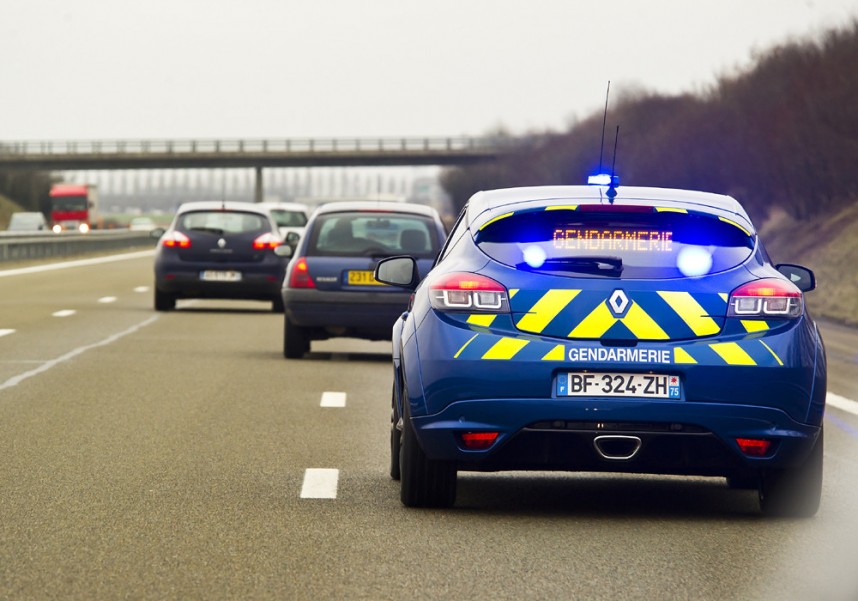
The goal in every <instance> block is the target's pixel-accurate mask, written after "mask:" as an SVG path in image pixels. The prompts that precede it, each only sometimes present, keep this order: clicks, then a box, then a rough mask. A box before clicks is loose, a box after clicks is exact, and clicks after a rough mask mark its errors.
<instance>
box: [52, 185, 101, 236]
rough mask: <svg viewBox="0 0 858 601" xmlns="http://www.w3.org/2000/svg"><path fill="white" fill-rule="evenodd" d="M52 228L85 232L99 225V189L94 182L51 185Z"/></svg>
mask: <svg viewBox="0 0 858 601" xmlns="http://www.w3.org/2000/svg"><path fill="white" fill-rule="evenodd" d="M50 197H51V215H50V217H51V229H52V230H53V231H54V232H57V233H59V232H62V231H66V230H71V231H79V232H81V233H83V234H85V233H87V232H88V231H89V230H90V229H92V228H94V227H98V221H99V218H98V191H97V189H96V186H95V185H93V184H54V185H53V186H51V193H50Z"/></svg>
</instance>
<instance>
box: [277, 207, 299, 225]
mask: <svg viewBox="0 0 858 601" xmlns="http://www.w3.org/2000/svg"><path fill="white" fill-rule="evenodd" d="M271 216H272V217H274V221H275V222H276V223H277V225H278V226H279V227H304V226H305V225H307V216H306V215H305V214H304V213H303V212H301V211H290V210H286V209H271Z"/></svg>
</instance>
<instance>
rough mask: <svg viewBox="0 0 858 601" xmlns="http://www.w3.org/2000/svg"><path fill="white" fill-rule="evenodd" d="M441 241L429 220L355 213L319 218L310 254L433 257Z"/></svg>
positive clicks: (309, 248) (310, 243)
mask: <svg viewBox="0 0 858 601" xmlns="http://www.w3.org/2000/svg"><path fill="white" fill-rule="evenodd" d="M437 252H438V240H437V239H436V236H435V234H434V225H433V222H432V221H431V220H430V219H427V218H424V217H421V216H419V215H406V214H403V213H379V212H352V213H332V214H330V215H320V216H319V217H318V218H317V219H316V221H315V225H314V227H313V231H312V232H311V233H310V241H309V246H308V249H307V254H308V255H314V256H343V257H359V256H373V255H411V256H413V257H434V256H435V255H436V254H437Z"/></svg>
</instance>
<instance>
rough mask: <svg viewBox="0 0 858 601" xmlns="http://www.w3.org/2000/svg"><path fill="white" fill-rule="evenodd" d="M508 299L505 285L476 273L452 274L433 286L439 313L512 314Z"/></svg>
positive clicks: (434, 305)
mask: <svg viewBox="0 0 858 601" xmlns="http://www.w3.org/2000/svg"><path fill="white" fill-rule="evenodd" d="M508 298H509V295H508V294H507V291H506V288H504V286H503V285H502V284H500V283H498V282H496V281H495V280H493V279H491V278H487V277H486V276H483V275H477V274H476V273H466V272H459V273H450V274H447V275H445V276H443V277H441V278H440V279H438V280H435V281H434V282H432V284H431V285H430V286H429V299H430V302H431V303H432V307H433V308H435V309H438V310H439V311H478V312H486V313H508V312H509V301H508V300H507V299H508Z"/></svg>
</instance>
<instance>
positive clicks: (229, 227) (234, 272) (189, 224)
mask: <svg viewBox="0 0 858 601" xmlns="http://www.w3.org/2000/svg"><path fill="white" fill-rule="evenodd" d="M282 242H283V240H282V239H281V237H280V234H279V232H278V229H277V224H276V223H274V220H273V219H272V217H271V215H270V213H269V211H268V210H267V209H266V208H264V207H260V206H258V205H255V204H253V203H245V202H190V203H185V204H183V205H182V206H181V207H179V210H178V212H177V213H176V217H175V218H174V219H173V223H172V224H171V225H170V227H169V228H168V229H167V231H166V232H165V233H164V235H163V236H161V239H160V240H159V242H158V249H157V251H156V253H155V309H156V310H158V311H169V310H171V309H174V308H175V307H176V300H177V299H180V298H210V299H235V300H261V301H271V303H272V309H273V310H274V311H276V312H280V311H282V310H283V305H282V301H281V299H280V283H281V282H282V280H283V273H284V270H285V260H284V259H283V258H281V257H280V256H278V255H276V254H275V253H274V249H275V248H277V247H278V246H280V245H281V244H282Z"/></svg>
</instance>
